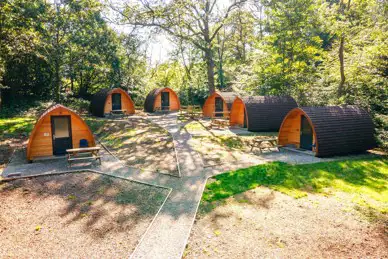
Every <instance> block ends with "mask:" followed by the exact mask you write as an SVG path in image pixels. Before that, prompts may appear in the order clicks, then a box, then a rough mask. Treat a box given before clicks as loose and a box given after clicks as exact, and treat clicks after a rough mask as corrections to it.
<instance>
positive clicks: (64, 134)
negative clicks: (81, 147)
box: [51, 116, 73, 156]
mask: <svg viewBox="0 0 388 259" xmlns="http://www.w3.org/2000/svg"><path fill="white" fill-rule="evenodd" d="M51 131H52V140H53V154H54V155H55V156H57V155H64V154H66V149H70V148H72V147H73V143H72V140H71V118H70V116H51Z"/></svg>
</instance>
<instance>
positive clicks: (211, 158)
mask: <svg viewBox="0 0 388 259" xmlns="http://www.w3.org/2000/svg"><path fill="white" fill-rule="evenodd" d="M270 134H271V133H265V134H263V135H262V136H260V135H255V136H211V137H208V136H204V137H202V136H197V137H193V138H192V139H191V140H190V144H191V145H192V146H193V147H194V149H195V150H196V151H197V152H198V154H199V155H200V156H201V157H202V160H203V161H204V164H205V167H207V166H215V165H219V164H224V163H240V162H241V161H254V160H257V159H259V157H258V156H257V155H260V152H259V151H258V150H257V149H254V150H252V151H251V146H250V143H251V142H252V140H253V138H268V137H269V136H271V135H270ZM268 147H269V145H268ZM274 150H276V148H275V149H274V148H272V149H265V150H264V152H268V151H274Z"/></svg>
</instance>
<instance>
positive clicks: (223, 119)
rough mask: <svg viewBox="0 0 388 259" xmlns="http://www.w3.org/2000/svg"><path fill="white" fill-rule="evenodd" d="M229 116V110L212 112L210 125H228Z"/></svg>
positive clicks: (219, 126)
mask: <svg viewBox="0 0 388 259" xmlns="http://www.w3.org/2000/svg"><path fill="white" fill-rule="evenodd" d="M217 115H222V116H217ZM229 116H230V112H213V116H212V118H211V123H210V127H211V128H213V127H218V128H221V127H228V126H230V121H229Z"/></svg>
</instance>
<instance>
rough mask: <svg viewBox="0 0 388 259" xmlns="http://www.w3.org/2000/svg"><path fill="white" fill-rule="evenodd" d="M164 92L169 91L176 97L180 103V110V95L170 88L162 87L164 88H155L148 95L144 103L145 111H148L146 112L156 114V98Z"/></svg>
mask: <svg viewBox="0 0 388 259" xmlns="http://www.w3.org/2000/svg"><path fill="white" fill-rule="evenodd" d="M164 90H169V91H170V92H171V93H172V94H174V95H175V97H176V99H177V101H178V106H179V107H178V109H180V101H179V98H178V95H177V94H176V93H175V91H174V90H172V89H171V88H169V87H162V88H155V89H153V90H151V91H150V92H149V93H148V95H147V97H146V99H145V102H144V111H146V112H154V111H155V107H154V104H155V100H156V97H157V96H158V95H159V94H160V93H161V92H163V91H164Z"/></svg>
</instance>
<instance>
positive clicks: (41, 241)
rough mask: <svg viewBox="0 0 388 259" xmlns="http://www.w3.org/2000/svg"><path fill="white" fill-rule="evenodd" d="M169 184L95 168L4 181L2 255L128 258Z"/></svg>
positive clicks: (0, 233) (0, 202) (0, 194)
mask: <svg viewBox="0 0 388 259" xmlns="http://www.w3.org/2000/svg"><path fill="white" fill-rule="evenodd" d="M166 195H167V190H165V189H160V188H155V187H150V186H147V185H142V184H137V183H134V182H130V181H126V180H121V179H117V178H114V177H110V176H104V175H99V174H94V173H75V174H63V175H57V176H44V177H35V178H31V179H26V180H15V181H11V182H7V183H0V211H1V214H0V236H1V238H0V247H1V249H0V258H8V257H13V258H16V257H17V258H60V257H66V258H97V257H98V258H113V257H114V258H125V257H128V256H129V255H130V254H131V252H132V251H133V249H134V247H135V246H136V244H137V242H138V241H139V239H140V237H141V236H142V234H143V233H144V232H145V230H146V228H147V227H148V225H149V224H150V222H151V220H152V219H153V217H154V215H155V214H156V212H157V211H158V209H159V207H160V206H161V204H162V202H163V200H164V199H165V197H166Z"/></svg>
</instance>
